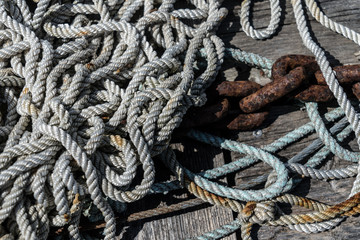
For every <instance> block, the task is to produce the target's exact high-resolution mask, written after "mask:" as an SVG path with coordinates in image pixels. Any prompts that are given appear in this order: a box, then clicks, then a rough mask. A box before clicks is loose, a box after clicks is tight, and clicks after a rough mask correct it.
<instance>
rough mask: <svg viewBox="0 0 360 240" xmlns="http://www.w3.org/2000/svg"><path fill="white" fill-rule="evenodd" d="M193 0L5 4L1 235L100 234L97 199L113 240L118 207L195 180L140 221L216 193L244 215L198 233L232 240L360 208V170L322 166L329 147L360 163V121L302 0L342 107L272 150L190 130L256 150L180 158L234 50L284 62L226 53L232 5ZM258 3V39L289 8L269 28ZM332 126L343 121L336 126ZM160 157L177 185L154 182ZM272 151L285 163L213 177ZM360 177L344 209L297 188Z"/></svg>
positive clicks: (346, 32)
mask: <svg viewBox="0 0 360 240" xmlns="http://www.w3.org/2000/svg"><path fill="white" fill-rule="evenodd" d="M189 2H190V3H189V4H188V5H187V4H185V3H184V5H185V7H184V8H178V6H177V5H176V4H175V0H163V1H161V2H158V1H153V0H127V1H116V0H109V1H102V0H93V1H86V0H79V1H63V2H62V3H58V2H57V1H52V0H39V1H38V2H37V1H36V7H35V8H34V7H32V6H33V5H32V4H28V3H27V1H25V0H16V1H15V0H0V44H1V49H0V94H1V99H0V100H1V101H2V106H4V107H2V109H0V113H1V116H0V117H1V126H0V141H1V142H0V150H1V153H0V189H1V191H0V223H1V225H0V226H1V227H0V237H4V238H19V239H47V238H48V235H49V231H50V227H66V228H67V230H68V233H69V235H70V238H72V239H81V238H89V235H86V234H82V232H81V231H80V229H79V223H80V217H81V215H82V214H83V212H86V211H89V209H87V207H88V206H86V204H85V203H86V202H91V204H92V206H93V208H95V209H96V211H98V212H99V213H101V216H102V217H99V220H100V221H104V224H103V226H104V228H105V230H104V234H105V239H114V238H115V232H116V231H115V230H116V218H115V214H114V211H115V212H121V211H124V205H123V204H124V203H128V202H133V201H137V200H139V199H141V198H143V197H144V196H146V195H149V194H155V193H166V192H169V191H172V190H175V189H179V188H182V187H185V188H186V189H188V191H189V192H190V193H192V194H194V195H195V196H196V197H197V199H195V200H194V201H189V202H185V203H183V204H177V205H175V206H173V207H172V209H170V210H169V209H168V210H166V209H158V210H156V209H155V210H151V211H150V212H140V213H138V214H134V215H132V216H129V218H128V219H129V221H133V220H136V219H141V218H144V217H149V216H153V215H158V214H162V213H166V212H168V211H173V210H174V211H176V210H178V209H184V208H186V207H188V206H194V205H196V204H201V203H202V202H203V201H205V202H209V203H211V204H215V205H219V206H223V207H226V208H230V209H231V210H233V211H234V212H237V213H238V218H237V219H236V220H234V221H233V222H231V223H229V224H226V225H224V226H221V227H220V228H219V229H215V230H214V231H211V232H208V233H204V234H203V235H202V236H198V237H197V239H219V238H222V237H224V236H226V235H229V234H231V233H232V232H234V231H237V230H239V229H240V231H241V235H242V238H243V239H250V232H251V226H252V225H253V224H254V223H256V224H267V225H284V226H288V227H289V228H290V229H295V230H297V231H302V232H307V233H311V232H319V231H324V230H327V229H331V228H333V227H334V226H336V225H337V224H339V223H340V222H341V221H342V219H343V217H345V216H351V215H354V214H356V213H359V212H360V208H359V204H360V195H359V194H360V193H359V192H360V190H359V188H360V184H359V181H360V176H359V174H358V173H359V171H360V167H358V166H357V165H350V166H348V167H346V168H342V169H331V170H321V169H318V168H317V167H318V166H319V165H320V164H321V163H322V162H323V161H324V160H325V158H326V157H327V156H328V155H329V154H330V153H333V154H335V155H336V156H339V157H341V158H342V159H344V160H348V161H350V162H352V163H358V160H359V156H360V155H359V154H358V153H355V152H351V151H349V150H346V149H345V148H343V147H342V146H341V145H340V144H339V143H341V142H342V141H344V139H345V138H346V137H347V136H349V135H350V134H351V133H352V132H355V135H356V137H357V138H358V137H359V134H360V127H359V120H358V116H357V113H356V111H355V108H354V107H353V106H352V104H351V103H350V101H349V100H348V99H347V97H346V95H345V93H344V91H343V90H342V88H341V86H340V85H339V84H338V82H337V80H336V76H335V74H334V72H333V71H332V69H331V67H330V65H329V62H328V61H327V59H326V56H325V54H324V51H323V50H322V49H321V48H320V47H319V46H318V45H317V44H316V43H315V42H314V41H313V40H312V38H311V36H310V34H309V29H308V27H307V25H306V21H305V16H304V14H305V13H304V10H303V5H302V1H301V0H293V1H292V5H293V8H294V14H295V17H296V22H297V25H298V28H299V32H300V36H301V38H302V39H303V41H304V44H305V45H306V46H307V47H308V48H309V49H310V50H311V51H312V52H313V54H314V55H315V57H316V59H317V62H318V64H319V66H320V69H321V70H322V72H323V73H324V76H325V79H326V82H327V84H328V85H329V87H330V89H331V91H332V92H333V93H334V96H335V97H336V99H337V100H338V103H339V105H340V108H338V109H335V110H333V111H332V112H329V113H327V114H325V115H324V116H320V114H319V112H318V110H317V104H316V103H307V104H306V109H307V111H308V115H309V118H310V120H311V121H310V122H309V123H308V124H305V125H303V126H301V127H300V128H298V129H295V130H294V131H292V132H290V133H288V134H286V135H285V136H283V137H282V138H280V139H278V140H276V141H275V142H273V143H271V144H269V145H267V146H265V147H263V148H262V149H260V148H255V147H253V146H249V145H246V144H243V143H239V142H236V141H231V140H227V139H223V138H220V137H217V136H212V135H210V134H207V133H202V132H199V131H196V130H192V131H190V132H189V133H188V136H189V137H191V138H194V139H197V140H199V141H202V142H205V143H208V144H212V145H214V146H217V147H221V148H224V149H228V150H230V151H236V152H239V153H242V154H245V155H246V156H245V157H244V158H241V159H238V160H236V161H234V162H231V163H229V164H226V165H224V166H221V167H218V168H215V169H210V170H207V171H204V172H202V173H194V172H192V171H191V170H189V169H186V168H185V167H183V166H182V165H181V163H179V162H178V161H177V160H176V156H175V154H174V152H173V150H172V149H171V147H169V143H170V139H171V134H172V132H173V131H174V129H175V128H176V127H178V126H179V124H180V123H181V120H182V118H183V116H184V114H185V113H186V111H187V110H188V109H189V108H190V107H192V106H195V107H196V106H201V105H203V104H204V103H205V101H206V96H205V94H204V91H205V89H206V88H207V87H208V86H209V85H211V83H212V82H213V81H214V79H215V77H216V76H217V74H218V72H219V70H220V68H221V65H222V62H223V60H224V57H231V58H234V59H235V60H237V61H241V62H245V63H247V64H248V65H251V66H256V67H258V68H261V69H263V70H264V71H265V72H267V73H269V72H270V70H271V66H272V61H271V60H269V59H266V58H263V57H261V56H259V55H256V54H252V53H247V52H244V51H241V50H238V49H225V47H224V44H223V42H222V40H221V39H220V38H219V37H218V36H217V35H216V30H217V27H218V26H219V24H220V23H221V21H222V20H223V19H224V18H225V16H226V13H227V11H226V9H224V8H221V1H216V0H209V1H202V0H191V1H189ZM252 4H253V3H252V1H250V0H245V1H243V3H242V10H241V13H240V16H241V24H242V26H243V30H244V31H245V32H246V34H247V35H248V36H250V37H252V38H254V39H266V38H269V37H271V36H273V35H274V34H275V33H276V31H277V29H278V27H279V23H280V17H281V12H282V11H283V10H282V9H281V5H280V0H270V6H271V20H270V23H269V26H268V27H267V28H266V29H265V30H256V29H254V27H252V26H251V24H250V22H251V21H250V19H249V18H250V11H251V6H252ZM306 5H307V6H308V8H309V10H310V12H311V13H312V14H313V15H314V16H315V18H316V19H317V20H318V21H319V22H320V23H321V24H322V25H324V26H325V27H327V28H329V29H331V30H333V31H336V32H337V33H339V34H342V35H343V36H344V37H346V38H349V39H351V40H352V41H354V42H355V43H357V44H359V34H358V33H356V32H355V31H353V30H351V29H349V28H346V27H344V26H342V25H341V24H338V23H336V22H334V21H332V20H331V19H329V18H327V17H326V15H325V14H324V13H322V12H321V11H320V10H319V7H318V5H317V3H316V2H315V1H313V0H306ZM343 116H345V117H346V118H343ZM340 119H342V120H340ZM329 122H337V123H335V125H334V126H333V127H332V128H330V130H328V129H327V123H329ZM347 122H349V123H350V125H347ZM314 131H316V133H317V134H318V136H319V140H316V141H314V142H313V143H312V144H311V145H309V146H308V147H307V148H305V149H304V150H303V151H301V152H300V153H298V154H297V155H295V156H294V157H293V158H291V159H290V160H289V161H288V162H287V163H283V162H282V161H280V160H279V159H277V158H276V156H275V155H273V153H276V152H277V151H279V150H281V149H283V148H285V147H287V146H288V145H290V144H292V143H294V142H295V141H297V140H298V139H301V138H302V137H305V136H307V135H308V134H310V133H312V132H314ZM359 141H360V140H359V138H358V142H359ZM359 143H360V142H359ZM156 155H160V156H161V159H162V160H163V162H164V163H165V164H166V165H167V166H168V167H169V169H170V170H171V171H172V172H173V173H174V174H175V175H176V176H177V178H178V180H177V181H171V182H165V183H155V182H154V181H155V170H156V169H155V167H154V162H153V157H154V156H156ZM309 156H311V157H310V158H308V157H309ZM259 160H261V161H264V162H266V163H267V164H269V165H270V166H271V167H272V168H273V169H274V171H273V172H272V173H270V174H268V175H263V176H260V177H259V178H257V179H255V180H254V181H253V182H249V183H247V184H243V185H241V186H236V187H228V186H223V185H220V184H218V183H216V181H214V179H216V178H218V177H220V176H224V175H226V174H229V173H232V172H236V171H239V170H241V169H243V168H245V167H247V166H250V165H251V164H253V163H255V162H257V161H259ZM304 160H306V161H305V162H304ZM139 169H141V170H140V171H139ZM139 172H140V173H139ZM290 173H291V175H290ZM354 176H356V180H355V182H354V185H353V188H352V191H351V194H350V197H349V198H348V199H347V200H346V201H344V202H343V203H339V204H337V205H334V206H329V205H326V204H322V203H319V202H316V201H312V200H309V199H306V198H302V197H298V196H295V195H291V194H286V192H288V191H290V190H291V189H293V188H294V187H295V186H296V185H297V184H299V183H300V182H301V179H302V178H304V177H310V178H313V179H341V178H347V177H354ZM136 178H140V179H141V181H136ZM264 182H265V188H264V189H260V190H252V189H251V188H252V187H253V186H255V185H258V184H259V183H264ZM199 199H201V200H202V201H199ZM283 202H286V203H289V204H291V205H299V206H302V207H306V208H308V209H311V210H313V211H314V212H312V213H309V214H300V215H286V214H284V213H282V212H281V209H280V208H279V207H278V205H277V203H283Z"/></svg>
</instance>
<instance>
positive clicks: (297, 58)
mask: <svg viewBox="0 0 360 240" xmlns="http://www.w3.org/2000/svg"><path fill="white" fill-rule="evenodd" d="M334 70H335V71H336V73H337V76H338V79H339V82H340V83H341V84H344V85H349V84H354V82H355V84H354V85H353V87H352V95H353V96H355V97H357V98H358V99H360V84H359V83H356V82H358V81H360V65H347V66H337V67H334ZM271 73H272V76H271V79H272V81H271V82H270V83H268V84H266V85H264V86H261V85H259V84H257V83H255V82H252V81H245V80H243V81H223V82H221V83H220V84H218V85H217V87H216V94H215V95H214V94H213V93H212V94H211V97H212V98H217V99H219V100H218V102H217V103H215V104H214V105H207V106H204V107H202V108H200V109H196V110H194V111H193V113H192V114H191V113H189V114H188V115H187V117H186V118H185V119H184V122H183V124H182V127H184V128H190V127H199V126H206V125H211V124H214V123H216V124H215V125H211V126H212V127H215V128H220V129H221V128H223V129H224V128H226V129H229V130H242V131H245V130H252V129H255V128H258V127H259V126H261V124H262V123H263V122H264V121H265V119H266V117H267V115H268V112H267V111H264V107H266V106H267V105H268V104H270V103H272V102H274V101H276V100H278V99H280V98H282V97H284V96H286V95H287V96H289V97H291V98H294V99H297V100H300V101H303V102H329V101H332V100H334V99H335V98H334V95H333V93H332V92H331V90H330V89H329V87H328V86H327V85H326V82H325V80H324V77H323V76H322V73H321V71H319V66H318V64H317V63H316V61H315V58H314V57H311V56H306V55H285V56H282V57H280V58H279V59H278V60H276V61H275V62H274V64H273V67H272V70H271ZM349 93H350V94H351V91H349ZM233 99H240V101H239V106H238V107H236V106H235V107H234V106H233V105H234V104H230V103H229V102H231V101H233ZM212 100H213V99H212ZM258 111H260V112H258ZM190 112H191V111H190ZM234 115H237V117H236V116H234ZM224 118H225V119H224Z"/></svg>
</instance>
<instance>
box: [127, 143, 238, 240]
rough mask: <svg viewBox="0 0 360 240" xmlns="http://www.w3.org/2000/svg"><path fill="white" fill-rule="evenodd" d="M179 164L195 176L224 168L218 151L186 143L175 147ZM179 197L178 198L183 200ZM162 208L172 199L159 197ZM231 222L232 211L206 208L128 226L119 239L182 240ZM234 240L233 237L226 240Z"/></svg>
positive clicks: (147, 199) (205, 146)
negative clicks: (195, 173) (217, 168)
mask: <svg viewBox="0 0 360 240" xmlns="http://www.w3.org/2000/svg"><path fill="white" fill-rule="evenodd" d="M174 147H175V148H176V150H177V151H176V152H177V157H178V160H179V161H180V162H181V163H182V164H183V165H184V166H186V167H188V168H189V169H191V170H192V171H194V172H199V171H201V170H205V169H210V168H214V167H217V166H220V165H223V164H224V157H223V153H222V151H221V150H219V149H217V148H211V147H209V146H208V145H205V144H202V143H199V142H196V141H191V140H189V141H187V142H184V143H183V144H174ZM222 181H223V182H226V179H223V180H222ZM185 195H186V194H181V195H179V196H178V198H182V197H184V196H185ZM149 200H150V201H153V199H151V198H149V197H147V198H146V199H145V201H142V202H143V204H144V207H146V206H149V204H148V201H149ZM161 201H162V203H163V205H167V203H170V204H171V196H161ZM232 220H233V213H232V211H231V210H228V209H225V208H222V207H216V206H211V207H206V208H200V209H196V210H190V211H180V212H177V213H175V214H171V215H170V216H165V217H160V218H157V219H154V220H152V221H138V222H134V223H132V224H130V226H129V229H128V231H126V232H125V233H122V235H123V238H122V239H138V240H142V239H155V240H156V239H159V240H163V239H185V238H190V237H195V236H198V235H201V234H203V233H205V232H208V231H211V230H214V229H216V228H217V227H219V226H221V225H223V224H227V223H229V222H231V221H232ZM225 239H227V240H234V239H236V235H235V234H232V235H230V236H228V237H227V238H225Z"/></svg>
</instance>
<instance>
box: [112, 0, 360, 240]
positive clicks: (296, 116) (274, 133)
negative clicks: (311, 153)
mask: <svg viewBox="0 0 360 240" xmlns="http://www.w3.org/2000/svg"><path fill="white" fill-rule="evenodd" d="M282 2H283V5H284V7H285V14H284V17H283V21H282V23H281V25H282V27H281V30H280V31H279V33H278V34H277V35H276V36H274V37H273V38H272V39H270V40H266V41H255V40H253V39H251V38H249V37H247V36H246V35H245V34H244V32H242V31H241V27H240V23H239V16H238V11H239V10H240V4H241V1H225V3H224V4H223V5H224V6H226V7H227V8H228V10H229V14H228V16H227V18H226V19H225V21H224V23H223V24H222V26H221V27H220V29H219V33H220V35H221V37H222V39H223V40H224V41H225V43H226V45H227V46H231V47H236V48H240V49H242V50H245V51H249V52H254V53H258V54H260V55H262V56H265V57H268V58H270V59H273V60H275V59H277V58H278V57H280V56H282V55H285V54H291V53H294V54H310V52H309V51H308V50H307V49H306V48H305V47H304V46H303V44H302V41H301V39H300V36H299V34H298V30H297V27H296V24H295V19H294V16H293V12H292V7H291V4H290V1H285V0H284V1H282ZM285 2H286V3H285ZM318 2H319V3H320V4H321V8H322V9H323V11H324V12H325V13H326V14H327V16H328V17H330V18H332V19H333V20H335V21H338V22H340V23H342V24H344V25H346V26H348V27H350V28H352V29H355V30H356V31H360V1H359V0H342V1H338V0H318ZM253 16H254V25H255V27H257V28H265V27H266V26H267V24H268V21H269V19H270V9H269V4H268V1H257V3H256V4H255V11H254V13H253ZM309 20H310V21H311V29H312V31H313V32H314V33H315V37H316V39H317V41H318V42H319V43H320V44H321V46H322V47H323V48H324V49H325V50H327V51H328V53H329V55H330V56H333V58H334V61H338V62H340V63H342V64H348V63H359V61H358V60H357V59H356V57H355V56H354V53H355V52H357V51H359V50H360V49H359V47H358V46H356V44H354V43H353V42H352V41H350V40H347V39H345V38H343V37H342V36H340V35H338V34H336V33H333V32H331V31H330V30H328V29H326V28H324V27H322V26H321V25H320V24H319V23H317V22H316V21H314V19H313V18H312V17H311V16H310V14H309ZM244 69H245V70H246V67H244V66H241V65H236V64H234V63H230V62H227V63H226V64H225V70H224V71H223V72H222V73H221V75H220V76H219V77H220V78H226V79H227V80H234V79H237V80H240V79H244V77H246V74H247V73H246V71H245V70H244ZM270 115H271V116H270V119H269V120H268V122H269V124H268V126H267V127H265V128H264V129H262V136H261V137H255V136H254V135H253V132H252V131H251V132H240V133H239V134H238V140H239V141H241V142H245V143H248V144H251V145H254V146H260V145H264V144H267V143H270V142H272V141H273V140H274V139H277V138H279V137H280V136H282V135H284V134H285V133H287V132H289V131H291V130H293V129H295V128H296V127H298V126H300V125H302V124H304V123H306V122H308V121H309V119H308V117H307V114H306V112H305V111H301V110H299V108H298V107H295V106H291V105H283V106H274V107H272V110H271V111H270ZM314 138H315V136H314V135H313V136H310V137H308V138H306V139H304V140H302V141H300V142H299V143H297V144H296V145H294V146H292V147H290V148H288V149H286V150H285V151H282V152H280V153H279V155H280V156H284V157H287V158H288V157H291V156H293V155H294V154H295V153H297V152H298V151H300V150H301V149H303V148H304V147H305V146H306V145H308V144H309V143H310V142H311V141H312V140H313V139H314ZM176 146H177V148H178V152H177V153H178V158H179V159H180V162H182V163H183V164H184V165H185V166H187V167H189V168H190V169H192V170H193V171H201V170H204V169H208V168H212V167H215V166H219V165H222V164H224V163H226V162H230V161H231V160H232V159H236V158H237V155H236V154H233V153H229V152H226V151H222V150H220V149H217V148H213V147H209V146H208V145H204V144H201V143H198V142H195V141H192V140H188V139H184V140H183V141H182V144H176ZM350 146H351V147H352V149H353V150H356V151H357V150H358V149H357V146H356V144H354V143H350ZM341 165H342V162H341V161H339V159H337V158H336V157H335V158H333V159H331V160H330V161H329V162H328V164H326V165H325V166H324V168H327V167H330V166H331V167H333V166H341ZM161 167H162V166H159V168H160V170H158V171H157V175H158V177H159V179H161V178H162V176H161V175H162V171H161V170H162V168H161ZM159 168H158V169H159ZM269 169H270V168H269V167H267V166H266V165H265V164H262V163H259V164H257V165H255V166H254V167H251V168H250V169H247V170H246V171H241V172H240V173H238V174H234V175H230V176H228V177H226V178H225V179H224V181H226V182H227V183H228V184H231V185H234V184H240V183H242V182H246V181H248V180H249V179H252V178H254V177H256V176H257V175H259V174H262V173H264V172H265V171H267V172H269ZM166 171H167V169H166V168H165V167H163V172H166ZM353 180H354V179H345V180H340V181H339V180H338V181H312V180H311V181H310V180H304V182H303V183H302V184H301V186H300V187H298V188H297V189H295V190H294V192H296V194H297V195H301V196H306V197H309V198H312V199H315V200H319V201H322V202H326V203H330V204H335V203H338V202H340V201H342V200H344V199H346V197H347V196H348V194H349V191H350V188H351V186H352V182H353ZM187 196H188V195H187V194H186V191H178V192H176V195H175V196H174V194H169V195H162V196H151V197H146V198H145V199H143V200H141V201H140V202H139V203H136V204H131V205H129V206H128V208H129V209H131V208H136V209H139V210H140V209H143V210H145V209H147V208H154V207H156V206H163V205H168V204H171V203H174V202H179V201H181V199H185V198H186V197H187ZM235 217H236V216H235V215H233V213H232V212H231V211H230V210H227V209H223V208H220V207H214V206H209V205H207V204H204V205H201V206H199V207H194V208H191V209H187V210H185V211H180V212H176V213H172V214H168V215H164V216H159V217H156V218H150V219H147V220H145V221H136V222H133V223H131V224H129V225H125V227H124V230H123V231H122V232H121V233H119V239H139V240H142V239H154V240H156V239H159V240H163V239H184V238H187V237H193V236H197V235H199V234H202V233H204V232H206V231H210V230H213V229H215V228H216V227H218V226H220V225H223V224H226V223H229V222H231V221H232V220H233V219H234V218H235ZM359 231H360V221H359V218H356V217H350V218H348V219H347V220H346V221H345V222H343V223H342V224H341V225H340V226H338V227H337V228H335V229H333V230H331V231H328V232H324V233H318V234H313V235H307V234H302V233H298V232H296V231H292V230H289V229H288V228H285V227H260V228H256V227H255V228H254V231H253V234H254V237H255V239H260V240H262V239H359V236H358V232H359ZM226 239H241V238H240V234H239V233H234V234H232V235H231V236H229V237H227V238H226Z"/></svg>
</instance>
